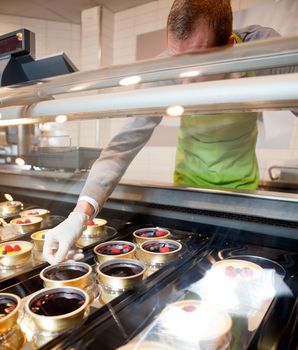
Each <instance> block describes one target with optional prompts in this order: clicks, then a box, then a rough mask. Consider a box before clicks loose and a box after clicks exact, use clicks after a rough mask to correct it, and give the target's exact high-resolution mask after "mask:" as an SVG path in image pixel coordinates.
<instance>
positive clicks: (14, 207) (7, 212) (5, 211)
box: [0, 201, 23, 217]
mask: <svg viewBox="0 0 298 350" xmlns="http://www.w3.org/2000/svg"><path fill="white" fill-rule="evenodd" d="M22 207H23V203H21V202H18V201H7V202H1V203H0V217H11V216H14V215H17V214H18V213H19V211H20V210H21V209H22Z"/></svg>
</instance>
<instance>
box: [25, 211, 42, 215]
mask: <svg viewBox="0 0 298 350" xmlns="http://www.w3.org/2000/svg"><path fill="white" fill-rule="evenodd" d="M38 214H39V212H38V211H30V213H28V215H38Z"/></svg>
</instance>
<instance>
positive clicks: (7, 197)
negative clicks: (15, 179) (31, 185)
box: [4, 193, 13, 202]
mask: <svg viewBox="0 0 298 350" xmlns="http://www.w3.org/2000/svg"><path fill="white" fill-rule="evenodd" d="M4 197H5V199H7V200H8V201H9V202H12V201H13V197H12V196H11V195H10V194H9V193H4Z"/></svg>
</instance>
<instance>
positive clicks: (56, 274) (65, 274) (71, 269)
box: [44, 266, 88, 281]
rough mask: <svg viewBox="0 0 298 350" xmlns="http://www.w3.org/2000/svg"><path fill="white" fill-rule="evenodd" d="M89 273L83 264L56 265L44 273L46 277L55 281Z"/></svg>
mask: <svg viewBox="0 0 298 350" xmlns="http://www.w3.org/2000/svg"><path fill="white" fill-rule="evenodd" d="M86 273H88V270H86V268H84V267H83V266H54V267H53V268H52V269H49V270H48V271H46V272H45V273H44V277H45V278H48V279H50V280H53V281H65V280H72V279H75V278H79V277H81V276H84V275H85V274H86Z"/></svg>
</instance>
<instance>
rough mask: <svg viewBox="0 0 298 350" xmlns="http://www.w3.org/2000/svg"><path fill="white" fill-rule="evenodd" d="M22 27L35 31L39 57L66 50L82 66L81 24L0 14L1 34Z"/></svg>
mask: <svg viewBox="0 0 298 350" xmlns="http://www.w3.org/2000/svg"><path fill="white" fill-rule="evenodd" d="M20 28H26V29H29V30H31V31H32V32H34V33H35V35H36V56H37V57H42V56H46V55H51V54H54V53H57V52H61V51H64V52H65V53H66V54H67V55H68V56H69V58H70V59H71V60H72V61H73V62H74V64H75V65H76V66H77V67H78V68H80V66H81V59H80V56H81V35H80V31H81V28H80V25H78V24H70V23H61V22H53V21H45V20H40V19H35V18H26V17H16V16H7V15H1V14H0V35H1V34H6V33H9V32H11V31H14V30H17V29H20Z"/></svg>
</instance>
